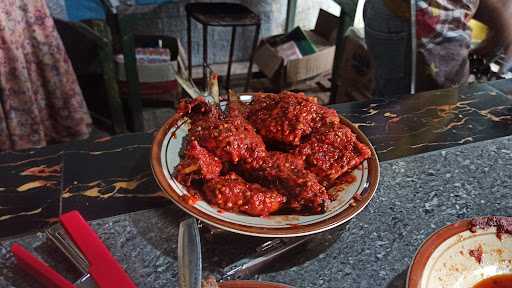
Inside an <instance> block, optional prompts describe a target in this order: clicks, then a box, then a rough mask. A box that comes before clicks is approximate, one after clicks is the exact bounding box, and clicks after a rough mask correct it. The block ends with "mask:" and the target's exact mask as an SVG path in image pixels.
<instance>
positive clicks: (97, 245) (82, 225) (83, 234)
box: [60, 211, 137, 288]
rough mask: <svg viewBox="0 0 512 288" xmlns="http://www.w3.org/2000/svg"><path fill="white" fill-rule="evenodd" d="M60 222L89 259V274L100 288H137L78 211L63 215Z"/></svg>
mask: <svg viewBox="0 0 512 288" xmlns="http://www.w3.org/2000/svg"><path fill="white" fill-rule="evenodd" d="M60 222H61V224H62V226H63V227H64V229H66V232H67V233H68V234H69V236H70V237H71V240H73V242H74V243H75V245H76V246H77V247H78V249H80V251H82V254H83V255H84V256H85V258H87V262H89V271H88V272H89V274H91V276H92V278H93V279H94V281H96V283H97V284H98V286H99V287H100V288H114V287H123V288H136V287H137V286H135V284H134V283H133V282H132V280H131V279H130V276H128V274H127V273H126V272H125V271H124V270H123V268H122V267H121V265H120V264H119V263H118V262H117V261H116V259H114V257H113V256H112V254H110V251H109V250H108V249H107V247H106V246H105V244H103V242H102V241H101V239H100V238H99V237H98V235H96V233H95V232H94V230H93V229H92V228H91V226H89V224H87V222H86V221H85V220H84V218H82V215H80V213H78V211H71V212H69V213H66V214H63V215H62V216H60Z"/></svg>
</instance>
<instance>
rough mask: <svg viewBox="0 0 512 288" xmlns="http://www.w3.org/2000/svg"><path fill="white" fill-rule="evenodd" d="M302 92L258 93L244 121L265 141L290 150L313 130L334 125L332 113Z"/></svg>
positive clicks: (337, 120)
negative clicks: (330, 124) (246, 120)
mask: <svg viewBox="0 0 512 288" xmlns="http://www.w3.org/2000/svg"><path fill="white" fill-rule="evenodd" d="M314 99H316V98H312V97H306V96H304V94H302V93H291V92H287V91H285V92H281V93H280V94H277V95H276V94H259V95H256V96H255V97H254V100H253V102H252V103H251V104H250V105H249V111H248V115H247V118H248V120H249V122H250V123H251V124H252V125H253V127H254V128H255V129H256V131H257V132H258V133H259V134H260V135H261V136H262V137H263V139H264V140H265V142H267V143H270V144H273V145H279V146H285V147H294V146H297V145H299V144H300V143H301V139H303V137H305V136H307V135H309V134H310V133H311V132H312V131H313V129H315V128H318V127H321V126H323V125H326V124H329V123H338V122H339V117H338V115H337V114H336V111H334V110H332V109H328V108H326V107H323V106H321V105H318V104H317V103H316V100H314Z"/></svg>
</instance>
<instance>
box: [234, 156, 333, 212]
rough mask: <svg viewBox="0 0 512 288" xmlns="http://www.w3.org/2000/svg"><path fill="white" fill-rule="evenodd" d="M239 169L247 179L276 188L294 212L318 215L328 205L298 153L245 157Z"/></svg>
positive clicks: (324, 195) (322, 192)
mask: <svg viewBox="0 0 512 288" xmlns="http://www.w3.org/2000/svg"><path fill="white" fill-rule="evenodd" d="M240 170H241V172H242V173H244V175H246V176H247V177H248V178H249V179H254V180H255V181H257V182H259V183H262V184H263V185H265V186H268V187H275V188H276V189H279V192H280V193H281V194H283V195H285V196H286V197H287V198H288V201H287V204H286V205H287V206H288V207H289V208H291V209H293V210H295V211H299V212H304V213H312V214H318V213H323V212H325V209H326V208H327V204H328V202H329V197H328V195H327V191H326V190H325V188H324V187H323V186H322V185H320V184H319V183H318V181H317V178H316V176H315V175H314V174H313V173H311V172H309V171H307V170H305V169H304V160H303V159H302V158H301V157H300V156H297V155H293V154H288V153H281V152H269V153H268V156H266V157H261V158H255V159H249V160H244V161H243V162H242V163H241V165H240Z"/></svg>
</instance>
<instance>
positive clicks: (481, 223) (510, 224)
mask: <svg viewBox="0 0 512 288" xmlns="http://www.w3.org/2000/svg"><path fill="white" fill-rule="evenodd" d="M489 228H496V236H497V237H498V238H499V239H500V240H501V239H502V237H503V234H512V217H498V216H492V217H481V218H475V219H473V220H471V229H470V230H471V232H476V230H477V229H489ZM511 287H512V286H511Z"/></svg>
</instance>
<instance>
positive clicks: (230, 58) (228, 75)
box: [226, 26, 236, 91]
mask: <svg viewBox="0 0 512 288" xmlns="http://www.w3.org/2000/svg"><path fill="white" fill-rule="evenodd" d="M235 38H236V26H233V31H232V32H231V43H230V47H229V62H228V73H227V75H226V91H228V90H229V88H230V80H231V65H232V64H233V52H234V50H235Z"/></svg>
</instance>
